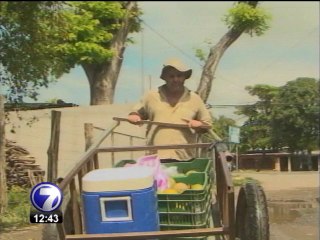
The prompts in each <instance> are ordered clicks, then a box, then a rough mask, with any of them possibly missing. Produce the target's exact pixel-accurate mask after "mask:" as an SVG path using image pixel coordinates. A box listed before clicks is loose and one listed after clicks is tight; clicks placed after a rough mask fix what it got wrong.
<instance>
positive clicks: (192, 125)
mask: <svg viewBox="0 0 320 240" xmlns="http://www.w3.org/2000/svg"><path fill="white" fill-rule="evenodd" d="M182 120H183V121H185V122H187V124H188V126H189V127H190V128H199V127H201V126H203V125H204V124H203V123H202V122H201V121H198V120H194V119H191V120H188V119H185V118H183V119H182Z"/></svg>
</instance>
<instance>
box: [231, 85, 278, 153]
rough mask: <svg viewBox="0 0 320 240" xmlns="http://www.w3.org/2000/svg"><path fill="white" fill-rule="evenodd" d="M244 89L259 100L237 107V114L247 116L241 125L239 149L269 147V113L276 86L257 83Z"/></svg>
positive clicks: (270, 143) (270, 145)
mask: <svg viewBox="0 0 320 240" xmlns="http://www.w3.org/2000/svg"><path fill="white" fill-rule="evenodd" d="M246 90H247V91H248V92H249V94H250V95H252V96H257V97H258V98H259V100H258V101H257V102H256V103H254V104H252V105H246V106H240V107H238V108H237V109H238V111H237V112H236V113H237V114H239V115H245V116H247V117H248V120H246V121H245V123H244V124H243V126H242V127H241V147H240V149H241V150H243V151H245V150H248V149H256V148H261V149H266V148H270V147H272V145H273V144H272V142H271V131H272V129H271V124H270V122H271V113H272V108H273V101H274V98H275V96H276V95H277V92H278V87H273V86H269V85H264V84H257V85H255V86H253V87H252V86H248V87H246Z"/></svg>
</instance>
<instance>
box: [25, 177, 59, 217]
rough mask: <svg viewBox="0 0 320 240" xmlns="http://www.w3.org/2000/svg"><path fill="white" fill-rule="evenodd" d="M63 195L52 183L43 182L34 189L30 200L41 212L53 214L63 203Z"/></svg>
mask: <svg viewBox="0 0 320 240" xmlns="http://www.w3.org/2000/svg"><path fill="white" fill-rule="evenodd" d="M62 199H63V195H62V192H61V190H60V188H59V187H58V186H57V185H55V184H53V183H50V182H42V183H39V184H37V185H36V186H34V187H33V188H32V191H31V193H30V200H31V203H32V205H33V206H34V207H35V208H36V209H37V210H39V211H41V212H53V211H55V210H57V209H58V208H59V207H60V205H61V203H62Z"/></svg>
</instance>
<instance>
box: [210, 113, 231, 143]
mask: <svg viewBox="0 0 320 240" xmlns="http://www.w3.org/2000/svg"><path fill="white" fill-rule="evenodd" d="M212 126H213V129H214V131H215V133H217V134H218V135H219V136H220V137H221V138H222V139H226V140H227V139H228V137H229V126H232V127H235V126H236V122H235V121H234V120H233V119H231V118H227V117H225V116H219V118H213V124H212Z"/></svg>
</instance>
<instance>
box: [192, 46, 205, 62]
mask: <svg viewBox="0 0 320 240" xmlns="http://www.w3.org/2000/svg"><path fill="white" fill-rule="evenodd" d="M195 55H196V57H197V58H198V59H199V60H200V61H201V62H204V61H205V60H206V57H205V52H204V50H202V49H199V48H197V49H195Z"/></svg>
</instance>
